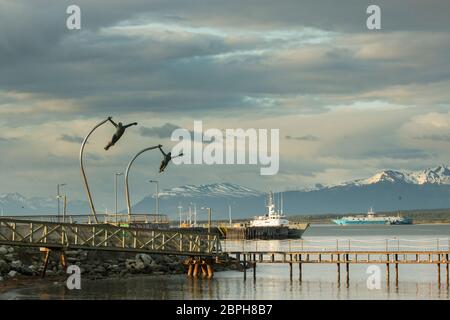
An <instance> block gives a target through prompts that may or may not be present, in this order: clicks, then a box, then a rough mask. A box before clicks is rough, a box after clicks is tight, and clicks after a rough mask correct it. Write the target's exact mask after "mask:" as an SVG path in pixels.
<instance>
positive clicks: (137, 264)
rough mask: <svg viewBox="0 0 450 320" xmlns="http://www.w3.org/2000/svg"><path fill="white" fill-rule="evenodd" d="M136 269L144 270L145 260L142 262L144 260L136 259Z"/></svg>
mask: <svg viewBox="0 0 450 320" xmlns="http://www.w3.org/2000/svg"><path fill="white" fill-rule="evenodd" d="M135 269H136V270H139V271H142V270H144V269H145V264H144V262H142V261H136V264H135Z"/></svg>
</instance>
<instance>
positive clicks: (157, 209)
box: [148, 180, 159, 215]
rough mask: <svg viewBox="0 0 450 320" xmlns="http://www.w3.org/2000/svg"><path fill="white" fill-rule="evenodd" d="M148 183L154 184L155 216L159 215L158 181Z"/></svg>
mask: <svg viewBox="0 0 450 320" xmlns="http://www.w3.org/2000/svg"><path fill="white" fill-rule="evenodd" d="M148 182H150V183H155V184H156V214H157V215H159V181H157V180H149V181H148Z"/></svg>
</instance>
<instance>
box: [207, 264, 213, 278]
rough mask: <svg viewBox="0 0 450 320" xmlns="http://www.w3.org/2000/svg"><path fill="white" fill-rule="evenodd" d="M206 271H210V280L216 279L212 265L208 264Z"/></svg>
mask: <svg viewBox="0 0 450 320" xmlns="http://www.w3.org/2000/svg"><path fill="white" fill-rule="evenodd" d="M206 270H207V271H208V279H211V278H212V277H214V269H213V267H212V265H211V264H208V265H207V266H206Z"/></svg>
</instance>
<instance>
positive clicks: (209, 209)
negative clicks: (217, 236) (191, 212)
mask: <svg viewBox="0 0 450 320" xmlns="http://www.w3.org/2000/svg"><path fill="white" fill-rule="evenodd" d="M202 209H203V210H206V211H207V212H208V233H211V208H208V207H202Z"/></svg>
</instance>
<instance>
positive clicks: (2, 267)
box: [0, 259, 11, 274]
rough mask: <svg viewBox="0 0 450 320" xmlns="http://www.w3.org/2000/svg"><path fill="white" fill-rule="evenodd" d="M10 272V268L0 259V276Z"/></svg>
mask: <svg viewBox="0 0 450 320" xmlns="http://www.w3.org/2000/svg"><path fill="white" fill-rule="evenodd" d="M9 270H11V267H10V266H9V263H7V262H6V261H5V260H2V259H0V274H6V273H8V272H9Z"/></svg>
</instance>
